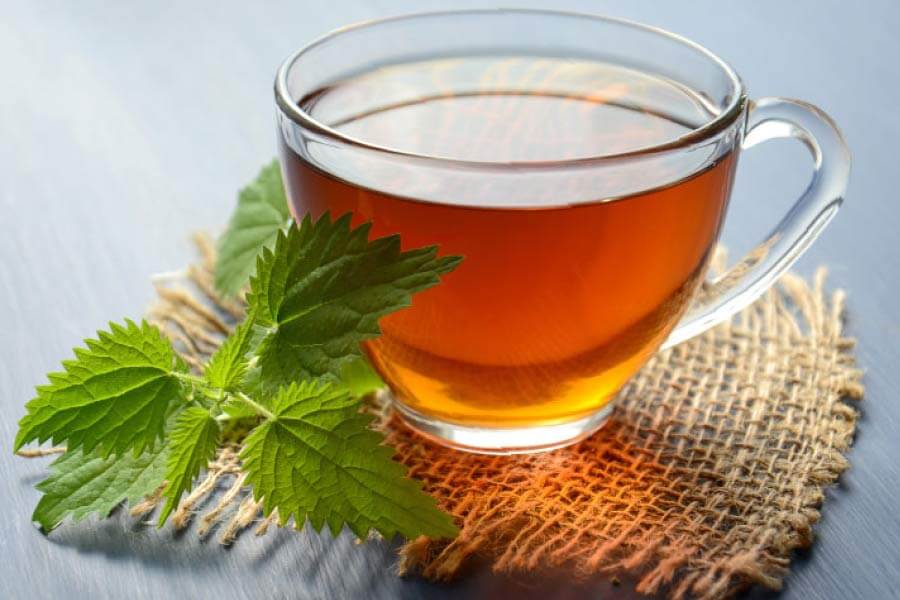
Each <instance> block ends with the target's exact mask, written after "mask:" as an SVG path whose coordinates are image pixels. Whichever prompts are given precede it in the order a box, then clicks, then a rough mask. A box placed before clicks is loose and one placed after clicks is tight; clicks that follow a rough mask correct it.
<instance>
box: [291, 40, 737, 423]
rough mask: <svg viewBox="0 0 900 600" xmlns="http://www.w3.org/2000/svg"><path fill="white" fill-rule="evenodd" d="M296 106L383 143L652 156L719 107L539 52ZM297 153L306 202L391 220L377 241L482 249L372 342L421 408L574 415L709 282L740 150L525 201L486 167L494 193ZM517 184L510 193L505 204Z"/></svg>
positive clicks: (623, 72) (435, 64) (520, 419)
mask: <svg viewBox="0 0 900 600" xmlns="http://www.w3.org/2000/svg"><path fill="white" fill-rule="evenodd" d="M584 90H589V93H585V92H584ZM297 101H298V103H299V104H300V106H301V107H302V108H303V109H304V110H305V111H306V112H308V113H309V114H311V115H312V116H313V117H314V118H315V119H316V120H317V121H319V122H321V123H324V124H326V125H328V126H330V127H331V128H333V129H335V130H337V131H339V132H341V133H343V134H345V135H348V136H351V137H353V138H356V139H358V140H362V141H364V142H366V143H368V144H374V145H378V146H383V147H387V148H390V149H392V150H395V151H398V152H403V153H409V154H415V155H428V156H432V157H440V158H445V159H447V160H449V161H454V160H455V161H481V162H487V163H497V164H507V163H509V164H514V163H517V162H528V161H557V160H577V159H580V158H589V157H592V156H598V155H610V154H618V153H625V152H638V151H640V150H641V149H643V148H647V147H650V146H653V145H657V144H662V143H666V142H670V141H673V140H674V139H676V138H678V137H679V136H681V135H683V134H685V133H688V132H689V131H691V130H693V129H695V128H696V127H698V126H700V125H702V124H703V123H706V122H708V121H709V120H710V118H711V116H713V115H711V113H710V111H709V109H708V108H707V106H708V105H707V103H706V102H705V101H704V99H703V98H700V97H699V96H696V95H694V94H692V93H691V92H690V91H688V90H686V89H684V88H683V87H681V86H678V85H676V84H674V83H672V82H671V81H668V80H666V79H663V78H654V77H652V76H649V75H646V74H643V73H640V72H638V71H633V70H629V69H626V68H623V67H620V66H612V65H608V64H605V63H600V62H591V61H576V60H568V59H558V60H557V59H540V60H538V59H531V58H527V57H520V58H515V57H514V58H490V57H486V58H478V57H472V58H465V59H457V60H431V61H422V62H416V63H409V64H403V65H393V66H388V67H382V68H378V69H374V70H371V71H368V72H364V73H362V74H360V75H358V76H355V77H353V78H350V79H346V80H342V81H338V82H336V83H334V84H333V85H330V86H328V87H325V88H322V89H319V90H317V91H315V92H314V93H312V94H309V95H307V96H305V97H303V98H299V99H297ZM282 150H283V152H284V159H283V162H282V164H283V168H284V174H285V180H286V185H287V188H288V194H289V197H290V200H291V204H292V210H293V211H294V214H295V215H298V216H302V215H303V214H306V213H312V214H313V215H318V214H321V213H322V212H324V211H330V212H331V213H332V215H334V216H337V215H340V214H343V213H346V212H348V211H349V212H352V213H353V214H354V221H355V222H356V223H362V222H365V221H372V223H373V227H372V235H374V236H382V235H387V234H392V233H399V234H400V235H401V239H402V243H403V245H404V246H405V247H417V246H423V245H428V244H439V245H440V251H441V253H443V254H459V255H463V256H464V257H465V260H464V261H463V263H462V264H461V265H460V267H459V268H458V269H457V270H456V271H455V272H453V273H451V274H449V275H448V276H447V277H446V278H445V280H444V282H443V283H442V284H441V285H439V286H437V287H435V288H433V289H430V290H428V291H426V292H423V293H421V294H419V295H417V296H416V298H415V300H414V303H413V306H412V307H411V308H409V309H407V310H403V311H400V312H399V313H396V314H394V315H391V316H390V317H388V318H385V319H384V320H383V321H382V323H381V326H382V329H383V335H382V336H381V337H379V338H378V339H377V340H375V341H373V342H371V343H369V344H367V346H366V352H367V353H368V355H369V357H370V358H371V361H372V363H373V364H374V366H375V368H376V369H377V370H378V372H379V373H380V374H381V375H382V377H383V378H384V380H385V381H386V382H387V383H388V384H389V385H390V386H391V388H392V390H393V392H394V395H395V396H396V397H397V399H398V400H399V401H400V402H402V403H403V404H404V405H405V406H406V407H409V408H411V409H413V410H415V411H417V412H419V413H422V414H424V415H427V416H431V417H436V418H437V419H440V420H442V421H450V422H455V423H459V424H463V425H471V426H485V427H519V426H533V425H541V424H554V423H561V422H567V421H571V420H575V419H578V418H581V417H584V416H586V415H590V414H592V413H596V411H597V410H598V409H599V408H600V407H602V406H603V405H604V404H605V403H606V402H608V401H609V400H610V398H611V397H612V395H614V394H615V392H616V391H618V389H619V388H620V387H621V386H622V385H623V383H624V382H625V381H626V380H627V379H628V378H629V377H630V376H631V375H633V374H634V372H635V371H636V370H637V369H638V368H639V367H640V366H641V365H642V364H643V363H644V361H646V360H647V358H648V357H649V356H650V354H651V353H652V352H653V351H654V350H655V349H656V348H657V347H658V345H659V343H660V341H661V340H662V339H664V338H665V336H666V335H667V334H668V332H669V331H670V329H671V328H672V326H673V325H674V324H675V322H676V321H677V320H678V317H679V316H680V315H681V313H682V312H683V310H684V308H685V305H686V303H687V301H688V300H689V299H690V297H691V296H692V293H693V291H694V288H695V287H696V285H697V283H698V281H699V280H700V278H701V276H702V274H703V271H704V267H705V265H706V262H707V257H708V254H709V252H710V249H711V246H712V244H713V242H714V240H715V239H716V236H717V233H718V229H719V225H720V222H721V220H722V217H723V215H724V212H725V205H726V202H727V198H728V196H729V189H728V188H729V186H730V182H731V178H732V170H733V169H734V166H735V162H736V158H735V156H734V154H733V153H726V154H724V155H723V156H721V157H719V158H718V159H717V160H716V161H714V162H713V164H711V165H709V166H707V167H706V168H705V169H703V170H702V171H701V172H698V173H694V174H692V175H690V176H689V177H687V178H682V179H680V180H677V181H670V182H668V183H667V184H666V185H663V186H656V187H654V188H653V189H649V190H647V191H643V192H641V193H638V194H634V195H629V196H626V197H603V196H602V195H592V190H593V189H601V188H603V185H602V184H603V183H604V182H602V181H600V180H595V181H594V182H589V183H587V184H585V183H584V179H581V180H578V182H575V183H573V184H572V186H570V188H577V189H560V190H559V197H558V198H557V199H556V200H552V201H549V202H544V203H541V204H540V205H533V204H528V205H521V204H518V203H517V200H516V198H518V197H519V196H521V195H522V194H520V192H523V191H527V190H525V189H524V186H528V185H531V183H529V182H528V181H526V180H524V179H523V180H522V181H521V182H518V183H517V182H516V180H515V179H513V180H512V183H510V181H509V180H505V181H504V182H502V183H500V182H495V181H492V179H491V177H490V175H485V176H484V178H483V180H481V181H480V184H479V185H481V186H483V187H482V188H479V189H480V190H481V191H483V192H486V191H490V192H491V194H490V195H491V196H492V197H493V198H495V199H494V200H492V201H491V202H489V203H485V204H484V205H482V204H480V203H479V201H478V198H479V193H480V191H479V189H474V190H473V189H466V190H462V189H455V188H454V185H455V184H454V183H453V181H452V180H446V181H445V180H443V179H441V178H440V177H433V178H431V179H428V180H427V181H425V182H424V183H425V185H423V179H422V178H423V177H425V178H428V177H430V176H429V175H428V174H427V173H426V174H424V175H423V174H422V173H418V174H415V175H414V174H413V171H412V170H410V174H409V179H406V178H405V177H402V176H401V177H398V176H397V175H396V173H392V174H391V175H390V176H389V177H388V176H386V175H385V176H384V178H383V179H379V177H380V176H381V175H380V172H379V171H378V169H377V168H375V167H373V166H372V165H370V164H368V163H363V162H360V163H359V164H358V165H356V164H354V163H353V159H344V160H345V162H344V163H343V164H342V168H341V176H340V178H338V177H336V176H334V175H331V174H329V171H331V169H329V168H328V167H327V165H323V164H321V163H320V162H319V161H318V160H317V159H316V156H317V154H316V152H313V151H310V152H309V153H307V155H306V156H303V157H301V156H299V155H298V154H297V153H296V152H295V151H294V150H292V149H291V147H290V146H289V145H288V144H282ZM326 150H327V149H326ZM321 155H322V156H324V154H321ZM348 160H349V162H347V161H348ZM600 173H602V172H600ZM600 176H602V175H598V177H600ZM648 180H649V178H648ZM640 184H641V182H640V181H638V182H635V185H634V186H633V189H641V185H640ZM500 185H502V186H505V187H504V188H503V189H502V190H501V191H502V192H503V193H505V192H506V191H507V190H508V192H509V194H508V198H509V200H508V201H506V202H504V201H501V202H497V201H496V197H497V196H498V193H497V192H498V188H496V187H495V186H500ZM517 186H521V187H522V188H523V189H518V188H517ZM421 190H427V194H425V193H424V192H421ZM411 191H414V193H412V197H410V196H411ZM503 193H500V194H499V195H500V196H503ZM573 197H574V198H585V197H587V198H590V201H578V202H574V203H573V202H572V201H571V199H572V198H573Z"/></svg>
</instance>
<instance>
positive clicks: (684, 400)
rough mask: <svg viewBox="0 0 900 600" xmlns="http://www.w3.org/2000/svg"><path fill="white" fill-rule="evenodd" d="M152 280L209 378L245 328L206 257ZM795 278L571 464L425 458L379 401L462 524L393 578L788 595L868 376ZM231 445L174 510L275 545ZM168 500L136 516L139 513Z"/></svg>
mask: <svg viewBox="0 0 900 600" xmlns="http://www.w3.org/2000/svg"><path fill="white" fill-rule="evenodd" d="M198 243H199V247H200V249H201V251H202V254H203V261H202V262H201V263H200V264H198V265H195V266H192V267H190V268H189V269H188V270H187V271H186V272H185V273H182V274H175V275H177V276H173V275H172V274H169V275H167V276H162V277H160V278H158V280H157V284H158V285H157V288H158V291H159V295H160V298H159V301H158V302H157V303H156V304H155V305H154V306H153V307H152V309H151V310H150V312H149V317H150V318H151V319H152V320H153V321H154V322H155V323H156V324H157V325H159V326H160V327H161V328H162V329H163V331H164V332H165V333H166V334H167V335H168V336H170V337H171V338H172V339H173V341H175V343H176V345H177V346H178V347H179V349H180V351H181V352H182V354H183V355H184V356H185V358H186V359H187V360H188V361H189V362H190V363H191V364H192V365H194V366H196V367H199V366H200V365H201V364H202V361H203V360H204V359H205V357H206V356H208V355H209V353H210V352H212V351H213V350H214V349H215V348H216V346H217V345H218V343H219V342H220V341H221V339H222V337H223V336H224V335H225V334H226V333H227V332H228V331H229V330H230V328H231V327H233V325H234V323H235V322H236V321H238V320H240V318H242V316H243V306H242V305H241V304H240V303H238V302H229V301H225V300H223V299H221V298H219V297H218V296H217V295H216V294H215V292H214V290H213V286H212V276H211V271H212V268H213V265H214V260H215V258H214V253H213V250H212V247H211V245H210V244H209V241H208V240H207V239H206V238H204V237H200V238H199V239H198ZM824 280H825V274H824V271H822V270H820V271H819V272H818V273H817V274H816V276H815V278H814V280H813V281H812V283H811V284H810V283H807V282H806V281H804V280H802V279H800V278H797V277H794V276H786V277H784V278H782V280H781V281H780V282H779V284H778V285H777V286H776V287H775V288H774V289H773V290H771V291H769V292H768V293H767V294H765V295H764V296H763V297H762V298H761V299H760V300H758V301H757V302H756V303H755V304H753V305H752V306H751V307H750V308H748V309H747V310H744V311H743V312H742V313H740V314H739V315H738V316H737V317H736V318H735V319H733V320H732V321H731V322H730V323H727V324H724V325H721V326H719V327H716V328H714V329H713V330H711V331H709V332H708V333H706V334H704V335H702V336H699V337H697V338H695V339H693V340H691V341H689V342H686V343H684V344H681V345H680V346H677V347H675V348H674V349H671V350H669V351H666V352H662V353H660V354H658V355H657V356H655V357H654V358H653V359H652V360H651V361H650V362H649V363H648V364H647V365H646V366H645V367H644V368H643V369H642V370H641V372H640V373H639V374H638V375H637V376H636V377H635V378H634V379H633V380H632V381H631V382H630V383H629V384H628V386H627V387H626V388H625V389H624V390H623V391H622V392H621V393H620V394H619V397H618V399H617V401H616V405H615V411H614V413H613V416H612V418H611V420H610V422H609V424H608V425H607V426H606V427H604V428H603V429H602V430H601V431H600V432H598V433H597V434H595V435H594V436H592V437H591V438H589V439H588V440H586V441H584V442H582V443H580V444H578V445H575V446H572V447H569V448H564V449H561V450H556V451H553V452H548V453H544V454H537V455H521V456H510V457H490V456H479V455H472V454H466V453H460V452H456V451H453V450H448V449H446V448H443V447H440V446H438V445H436V444H433V443H430V442H428V441H426V440H424V439H422V438H421V437H419V436H417V435H415V434H414V433H412V432H410V431H409V430H408V429H406V428H405V427H404V426H403V425H402V424H401V423H400V422H399V421H398V420H397V418H396V417H395V416H393V415H392V413H391V412H390V409H389V408H386V407H385V406H384V405H383V404H382V403H381V402H380V401H379V400H378V399H374V400H373V403H372V404H371V406H370V407H369V409H370V410H374V411H377V412H379V414H380V415H381V418H380V419H379V421H378V427H379V428H381V429H382V430H383V431H384V432H385V434H386V435H387V442H388V443H389V444H390V445H391V446H393V447H394V448H395V449H396V451H397V460H399V461H400V462H402V463H404V464H406V465H407V466H408V467H409V469H410V474H411V475H412V476H413V477H416V478H418V479H420V480H421V481H423V482H424V485H425V489H426V490H427V491H428V492H429V493H431V494H432V495H434V496H435V497H436V498H437V499H438V500H439V502H440V504H441V506H442V507H443V508H444V509H446V510H448V511H450V512H451V513H452V514H453V515H455V516H456V518H457V522H458V523H459V525H460V526H461V533H460V535H459V536H458V537H457V538H456V539H454V540H452V541H449V542H448V541H440V542H436V541H431V540H428V539H425V538H422V539H417V540H413V541H410V542H408V543H406V544H405V545H404V546H403V547H402V548H401V550H400V559H399V570H400V572H401V573H403V574H406V573H417V574H421V576H424V577H426V578H429V579H438V580H447V579H451V578H453V577H455V576H457V575H459V574H460V573H461V572H462V571H463V570H464V569H465V567H466V565H467V564H470V563H471V562H472V560H471V559H474V558H478V559H480V560H481V561H488V562H489V563H490V564H491V565H492V566H493V568H494V569H495V570H496V571H501V572H518V571H529V572H533V571H539V570H542V569H550V568H564V569H569V570H571V572H573V573H575V574H576V575H578V576H588V575H592V574H597V573H605V574H608V575H610V576H614V575H619V574H628V575H630V576H632V577H634V578H636V580H637V582H638V583H637V589H638V590H639V591H641V592H645V593H650V594H652V593H664V594H665V595H667V596H670V597H673V598H682V597H703V598H718V597H723V596H727V595H729V594H732V593H734V592H736V591H738V590H740V589H742V588H743V587H746V586H747V585H749V584H753V583H758V584H761V585H763V586H766V587H769V588H779V587H780V586H781V582H782V579H783V578H784V577H785V575H786V574H787V573H788V568H789V563H790V557H791V552H792V550H794V549H795V548H799V547H805V546H808V545H809V544H810V543H811V541H812V531H811V527H812V525H813V524H814V523H815V522H816V520H817V519H818V518H819V507H820V505H821V503H822V501H823V498H824V489H825V488H826V486H828V485H829V484H831V483H833V482H835V480H836V479H837V477H838V476H839V474H840V473H841V472H842V471H843V470H844V469H845V468H847V461H846V459H845V458H844V457H843V454H842V453H843V452H844V451H845V450H847V448H848V447H849V445H850V443H851V441H852V437H853V433H854V428H855V422H856V411H855V410H854V409H853V408H852V407H851V406H849V405H848V403H847V402H846V400H847V399H849V398H860V397H861V395H862V391H863V390H862V385H861V383H860V372H859V371H858V370H857V369H856V368H855V366H854V360H853V356H852V348H853V342H852V341H851V340H849V339H847V338H845V337H843V336H842V332H841V314H842V311H843V305H844V296H843V294H842V293H841V292H840V291H838V292H834V293H831V294H826V292H825V291H824ZM239 444H240V439H239V436H237V437H236V438H235V439H232V440H229V441H228V444H227V445H226V446H225V447H223V449H222V450H221V451H220V453H219V455H218V457H217V459H216V461H215V462H214V463H212V464H211V465H210V468H209V471H208V473H207V475H206V477H205V479H204V480H203V481H201V482H200V484H199V485H198V486H197V487H196V488H195V490H194V491H193V492H192V493H191V494H190V495H189V496H187V497H186V498H185V499H184V500H183V501H182V503H181V506H180V507H179V508H178V511H177V512H176V515H175V518H174V522H175V525H176V527H179V528H180V527H184V526H186V525H187V524H188V523H190V522H191V521H192V520H194V519H196V520H199V526H198V527H196V531H198V532H199V534H200V535H204V536H205V535H209V534H210V533H211V532H212V531H214V530H215V531H217V532H218V533H217V535H218V537H219V539H220V541H222V542H223V543H231V542H232V541H233V540H234V539H235V537H236V536H237V535H238V534H239V533H240V532H241V531H243V530H245V529H247V528H251V527H252V528H253V530H254V531H255V532H256V533H257V534H261V533H265V531H266V530H267V529H268V527H269V526H270V525H271V524H272V523H273V522H274V520H273V518H272V517H271V516H270V518H268V519H262V518H261V515H260V511H259V508H260V507H259V505H258V504H257V503H256V502H255V501H254V500H253V499H252V497H251V496H250V495H249V493H248V490H247V489H246V488H245V486H244V477H243V475H242V474H241V470H240V464H239V461H238V459H237V457H236V453H237V451H238V450H239ZM157 504H158V497H151V498H148V499H147V501H145V502H143V503H142V504H140V505H138V506H135V507H133V508H132V513H133V514H136V515H143V514H146V513H149V512H150V511H152V510H153V509H154V508H155V507H156V505H157Z"/></svg>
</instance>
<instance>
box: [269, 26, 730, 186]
mask: <svg viewBox="0 0 900 600" xmlns="http://www.w3.org/2000/svg"><path fill="white" fill-rule="evenodd" d="M503 13H518V14H530V15H549V16H557V17H577V18H582V19H588V20H592V21H602V22H605V23H610V24H614V25H619V26H624V27H631V28H633V29H639V30H642V31H646V32H649V33H652V34H655V35H659V36H662V37H665V38H668V39H670V40H673V41H675V42H677V43H680V44H683V45H685V46H688V47H690V48H693V49H694V50H697V51H698V52H700V53H701V54H703V55H704V56H705V57H706V58H708V59H709V60H711V61H712V62H713V63H715V64H716V66H718V67H719V68H720V69H721V70H722V72H724V73H725V75H726V76H727V77H728V79H729V81H730V83H731V86H732V89H733V90H734V93H733V97H732V99H731V101H730V102H729V103H728V105H727V106H726V107H725V109H724V110H722V112H720V113H719V114H718V115H716V116H715V117H714V118H712V119H710V120H709V121H707V122H705V123H704V124H703V125H701V126H699V127H696V128H694V129H692V130H690V131H688V132H687V133H684V134H682V135H680V136H678V137H677V138H675V139H673V140H669V141H667V142H663V143H659V144H653V145H650V146H647V147H644V148H638V149H636V150H629V151H627V152H620V153H613V154H604V155H597V156H587V157H578V158H572V159H551V160H540V161H508V162H499V161H484V160H466V159H460V158H450V157H446V156H434V155H430V154H421V153H417V152H409V151H405V150H399V149H397V148H391V147H390V146H384V145H380V144H373V143H370V142H367V141H365V140H363V139H360V138H357V137H354V136H350V135H346V134H344V133H342V132H340V131H338V130H337V129H334V128H332V127H329V126H328V125H326V124H324V123H322V122H321V121H319V120H317V119H316V118H315V117H313V116H312V115H311V114H309V113H308V112H307V111H305V110H303V109H302V108H300V106H299V105H298V104H297V102H296V101H295V100H294V99H292V98H291V95H290V93H289V91H288V74H289V73H290V71H291V68H292V67H293V65H294V63H295V62H296V61H297V60H298V59H299V58H301V57H302V56H303V55H304V54H306V53H307V52H309V51H310V50H312V49H314V48H316V47H318V46H320V45H322V44H325V43H328V42H330V41H331V40H333V39H335V38H338V37H340V36H342V35H344V34H345V33H349V32H352V31H356V30H359V29H364V28H368V27H373V26H377V25H381V24H384V23H391V22H396V21H412V20H414V19H419V18H432V17H442V16H460V15H471V16H478V15H484V14H503ZM275 100H276V103H277V105H278V108H279V109H280V110H281V111H282V113H284V114H285V116H287V117H288V118H290V119H291V120H292V121H294V123H296V124H297V125H299V126H301V127H303V128H305V129H307V130H309V131H311V132H313V133H315V134H317V135H319V136H321V137H322V138H324V139H326V140H329V141H331V142H336V143H339V144H343V145H347V146H351V147H355V148H360V149H363V150H369V151H372V152H376V153H379V154H386V155H390V156H393V157H396V158H407V159H413V160H416V161H425V162H428V163H432V164H442V165H448V166H456V167H467V168H485V169H497V168H514V169H523V168H524V169H529V168H533V169H547V168H549V169H557V168H563V167H584V166H594V165H597V164H599V163H607V162H617V161H622V160H627V159H632V158H639V157H640V158H643V157H648V156H652V155H656V154H662V153H665V152H669V151H672V150H678V149H682V148H687V147H690V146H692V145H694V144H697V143H700V142H703V141H705V140H708V139H710V138H712V137H714V136H715V135H716V134H718V133H720V132H722V131H724V130H726V129H728V128H729V127H730V126H731V125H732V124H733V123H734V122H735V121H736V120H737V119H738V117H740V115H741V114H742V113H743V111H744V107H745V105H746V104H747V93H746V89H745V87H744V83H743V81H742V80H741V78H740V76H739V75H738V74H737V72H736V71H735V70H734V68H733V67H732V66H731V65H730V64H728V63H727V62H726V61H725V60H723V59H722V58H720V57H719V56H718V55H717V54H715V53H714V52H712V51H711V50H709V49H708V48H707V47H705V46H703V45H701V44H698V43H697V42H695V41H693V40H691V39H688V38H686V37H684V36H682V35H679V34H677V33H673V32H671V31H668V30H666V29H663V28H661V27H656V26H653V25H645V24H644V23H639V22H637V21H632V20H629V19H623V18H619V17H609V16H605V15H595V14H589V13H583V12H577V11H563V10H552V9H531V8H479V9H459V10H437V11H417V12H411V13H405V14H401V15H394V16H389V17H382V18H378V19H368V20H364V21H358V22H355V23H352V24H349V25H345V26H342V27H338V28H336V29H333V30H331V31H329V32H327V33H325V34H323V35H321V36H319V37H318V38H316V39H315V40H313V41H312V42H310V43H308V44H306V45H305V46H302V47H301V48H300V49H298V50H296V51H295V52H293V53H292V54H291V55H289V56H288V57H287V58H286V59H285V60H284V61H283V62H282V63H281V66H280V67H279V68H278V72H277V74H276V76H275Z"/></svg>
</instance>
